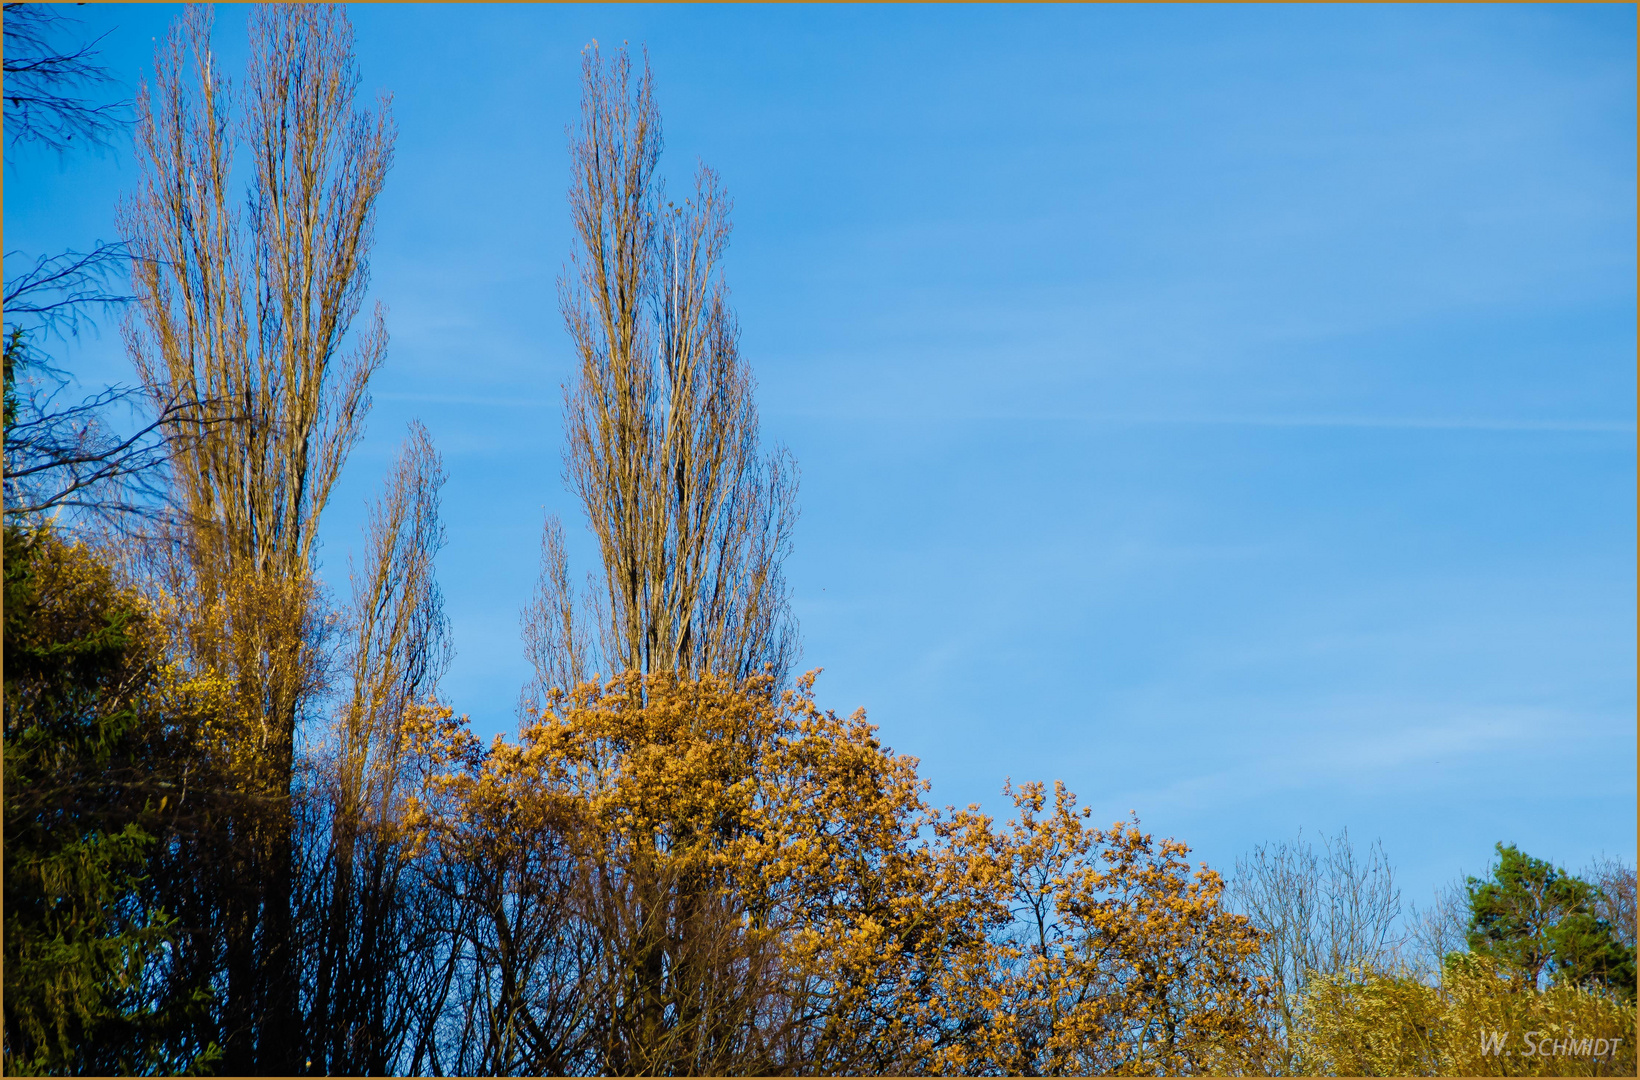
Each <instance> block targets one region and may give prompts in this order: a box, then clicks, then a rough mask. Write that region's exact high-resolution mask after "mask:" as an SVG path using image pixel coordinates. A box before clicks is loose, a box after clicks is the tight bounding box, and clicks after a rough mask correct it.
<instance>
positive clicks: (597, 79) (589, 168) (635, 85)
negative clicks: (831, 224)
mask: <svg viewBox="0 0 1640 1080" xmlns="http://www.w3.org/2000/svg"><path fill="white" fill-rule="evenodd" d="M660 152H661V129H660V117H659V115H658V113H657V112H656V108H655V101H654V90H653V81H652V79H651V77H650V74H649V71H648V68H647V65H646V66H645V69H644V71H643V72H642V74H641V75H639V76H638V77H637V78H636V81H635V82H634V78H633V72H632V65H631V60H630V58H629V57H628V56H627V54H626V53H625V52H624V51H622V52H621V53H620V54H619V55H617V56H616V57H615V58H614V59H613V61H612V62H610V63H609V64H608V65H607V66H606V65H605V64H604V62H603V61H602V59H601V58H600V56H599V54H598V50H597V47H596V45H595V44H594V45H593V46H590V47H589V48H588V49H587V50H586V52H585V53H584V55H583V96H582V102H581V130H580V132H579V134H578V135H576V136H575V138H574V139H573V140H572V142H571V158H572V161H573V163H574V180H573V183H572V185H571V189H570V209H571V213H572V216H573V219H574V223H575V230H576V237H577V241H578V245H577V249H576V252H575V257H574V267H573V271H572V272H571V273H570V274H569V275H568V276H567V277H566V278H565V279H563V280H561V281H560V302H561V306H562V308H563V312H564V319H565V322H566V324H567V326H568V328H569V331H570V336H571V338H572V339H573V341H574V343H575V349H576V354H577V356H578V357H579V360H580V374H579V378H578V380H577V381H576V383H575V385H574V386H573V387H569V388H566V390H565V415H566V418H567V425H568V443H569V445H568V448H567V450H566V453H565V464H566V474H567V478H568V480H569V482H570V483H571V485H572V486H573V488H574V489H575V491H576V493H577V495H579V496H580V499H581V503H582V505H583V507H584V508H585V510H586V514H587V519H588V521H589V523H590V525H591V527H592V531H593V533H594V535H595V536H596V537H597V539H598V545H599V551H600V553H601V556H602V575H601V581H600V585H599V587H598V588H596V589H594V590H593V591H592V593H593V595H592V597H591V602H590V605H589V606H590V607H591V608H592V609H593V611H594V618H595V621H596V623H597V642H598V645H599V650H598V651H599V652H600V653H601V657H600V658H599V659H600V660H601V663H602V664H603V665H606V672H613V671H633V672H638V673H649V672H676V673H679V674H681V675H685V676H691V675H700V674H704V673H707V672H713V673H720V674H728V675H731V676H734V677H741V678H743V677H745V676H748V675H753V674H759V673H762V672H763V671H764V670H765V669H768V670H772V672H773V673H774V674H775V675H776V677H777V680H783V679H784V678H785V676H786V674H787V672H788V670H789V669H790V666H791V664H792V662H793V661H794V659H795V653H796V647H797V645H796V629H795V625H794V623H793V621H792V618H791V614H790V609H789V605H788V601H787V595H786V585H785V581H784V579H783V577H782V575H781V561H782V559H783V558H784V556H785V554H786V552H787V550H788V548H789V546H790V542H791V530H792V527H793V524H794V521H795V509H794V503H793V498H794V495H795V490H796V470H795V466H794V464H793V462H792V460H791V458H790V456H789V455H788V454H786V453H785V452H784V451H783V450H779V451H776V452H775V453H773V454H770V455H767V456H765V455H764V454H763V453H762V452H761V451H760V449H759V444H758V419H757V410H756V406H755V405H754V403H753V380H752V375H751V371H750V369H749V368H748V367H747V365H746V363H745V361H744V360H743V359H742V358H741V356H740V352H739V332H738V329H737V327H736V324H735V321H734V316H733V315H732V313H731V312H730V309H729V305H728V291H727V289H726V287H725V286H724V284H723V281H722V278H721V273H720V262H721V259H722V256H723V252H724V248H725V246H726V244H727V243H728V238H729V230H730V226H729V200H728V198H727V196H726V195H725V194H724V193H723V191H722V189H721V187H720V186H719V184H718V179H717V176H716V174H715V173H713V172H712V171H711V170H710V169H707V168H705V167H702V168H701V169H700V170H699V172H698V174H697V176H696V180H695V194H694V196H693V198H690V199H686V200H684V201H683V202H682V203H681V204H680V203H671V202H668V201H666V197H665V192H664V189H663V187H662V185H661V183H660V181H659V180H658V178H657V177H656V171H655V170H656V164H657V162H658V160H659V157H660ZM544 547H545V560H544V562H545V568H546V569H545V570H544V573H543V581H542V584H543V590H542V596H541V599H540V600H539V601H538V602H537V604H536V605H534V607H533V608H532V609H531V611H530V612H528V613H527V614H526V623H527V625H528V626H529V627H532V629H527V631H526V636H527V637H528V638H530V639H531V640H532V641H533V642H535V643H536V644H535V645H532V653H534V654H536V656H535V658H536V661H537V672H538V682H539V683H541V684H544V685H552V684H556V685H563V683H562V682H560V680H562V679H566V678H571V677H575V676H576V675H579V674H583V673H584V672H585V671H586V670H588V669H590V668H592V667H595V666H596V663H595V662H594V660H593V658H592V657H591V656H588V655H587V652H588V650H584V649H582V648H581V647H580V646H579V645H578V644H577V643H578V640H579V639H578V638H577V637H576V636H575V630H574V628H575V627H576V626H577V625H578V623H577V617H576V614H575V612H574V607H573V604H572V600H571V597H570V595H569V592H568V575H567V572H565V568H564V567H565V557H564V553H563V544H562V537H561V534H560V532H559V530H558V529H557V528H556V526H555V525H554V524H552V523H549V524H548V527H547V530H546V534H545V538H544ZM583 657H585V659H583Z"/></svg>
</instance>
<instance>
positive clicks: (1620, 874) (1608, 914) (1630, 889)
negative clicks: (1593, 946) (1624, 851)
mask: <svg viewBox="0 0 1640 1080" xmlns="http://www.w3.org/2000/svg"><path fill="white" fill-rule="evenodd" d="M1583 877H1584V879H1585V880H1586V881H1588V882H1589V884H1591V885H1593V886H1594V887H1595V890H1596V892H1597V894H1598V895H1597V896H1596V898H1595V903H1594V913H1595V915H1596V916H1597V917H1598V918H1600V919H1603V920H1605V922H1606V924H1607V925H1609V926H1610V927H1611V928H1612V932H1613V934H1614V935H1615V936H1616V938H1617V940H1618V941H1620V942H1621V943H1622V944H1623V945H1624V946H1625V947H1626V948H1628V949H1629V950H1630V951H1631V952H1632V951H1633V950H1634V940H1635V929H1636V927H1635V872H1634V867H1632V866H1630V865H1629V864H1628V863H1625V862H1624V861H1623V860H1622V859H1619V858H1617V857H1616V856H1613V855H1606V856H1602V857H1601V858H1598V859H1595V860H1594V861H1592V862H1591V863H1590V864H1589V868H1588V870H1586V871H1584V873H1583Z"/></svg>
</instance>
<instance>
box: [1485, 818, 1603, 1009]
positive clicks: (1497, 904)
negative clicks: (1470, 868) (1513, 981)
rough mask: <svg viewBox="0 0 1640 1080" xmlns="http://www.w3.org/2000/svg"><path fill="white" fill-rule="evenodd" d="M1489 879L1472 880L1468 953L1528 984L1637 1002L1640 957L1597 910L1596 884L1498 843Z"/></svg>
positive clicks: (1510, 845)
mask: <svg viewBox="0 0 1640 1080" xmlns="http://www.w3.org/2000/svg"><path fill="white" fill-rule="evenodd" d="M1497 852H1498V863H1497V865H1496V866H1494V867H1493V869H1492V876H1491V877H1490V878H1488V879H1481V878H1469V879H1468V888H1469V913H1470V914H1469V948H1470V951H1471V952H1474V953H1477V954H1479V955H1483V956H1489V957H1492V958H1494V959H1496V960H1498V961H1500V962H1502V963H1503V964H1505V965H1507V966H1508V967H1509V968H1510V969H1512V970H1514V971H1515V972H1517V973H1518V974H1519V977H1520V979H1521V981H1522V982H1524V983H1527V984H1530V985H1533V986H1537V985H1541V984H1542V983H1543V982H1544V981H1545V980H1546V981H1548V982H1550V983H1553V984H1555V985H1574V986H1581V987H1586V988H1591V989H1601V988H1603V989H1609V990H1611V991H1613V992H1615V993H1617V994H1619V995H1620V996H1622V997H1624V998H1626V999H1629V1000H1632V999H1633V998H1634V996H1635V955H1634V950H1633V949H1631V948H1629V947H1627V946H1625V945H1624V944H1623V943H1622V942H1621V941H1620V940H1619V939H1618V936H1617V934H1616V933H1614V932H1613V928H1612V927H1611V926H1608V925H1607V924H1606V922H1605V921H1604V920H1602V919H1600V918H1599V917H1598V916H1597V915H1596V914H1595V910H1594V902H1595V898H1596V890H1595V887H1594V886H1593V885H1590V884H1589V883H1588V882H1586V881H1584V880H1582V879H1581V878H1578V877H1574V876H1572V875H1571V874H1568V873H1566V871H1564V870H1560V869H1556V868H1555V867H1554V866H1552V865H1550V864H1549V863H1547V862H1544V861H1543V860H1542V859H1534V858H1532V857H1531V856H1530V855H1527V854H1525V853H1524V852H1522V851H1521V850H1520V849H1518V848H1516V847H1515V846H1514V845H1513V844H1502V843H1500V844H1498V846H1497Z"/></svg>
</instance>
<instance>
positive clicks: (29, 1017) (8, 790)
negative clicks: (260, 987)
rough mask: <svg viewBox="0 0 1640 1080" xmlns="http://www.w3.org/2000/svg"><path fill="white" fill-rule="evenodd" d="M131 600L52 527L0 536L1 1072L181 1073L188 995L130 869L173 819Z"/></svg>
mask: <svg viewBox="0 0 1640 1080" xmlns="http://www.w3.org/2000/svg"><path fill="white" fill-rule="evenodd" d="M144 623H145V620H144V615H143V612H142V609H141V606H140V604H139V603H137V602H136V599H135V597H134V596H132V595H131V594H130V593H128V592H126V591H124V590H122V589H120V588H119V587H118V586H117V585H116V583H115V582H114V580H113V576H112V575H111V573H110V572H109V570H108V568H107V567H106V566H104V565H102V564H101V563H99V562H98V560H97V559H96V558H95V557H94V556H93V555H92V554H91V553H90V551H89V550H88V549H87V548H86V547H84V546H83V545H78V544H70V543H66V542H65V541H63V540H62V539H61V538H60V537H58V536H57V535H56V534H55V533H54V532H53V531H52V530H51V528H50V527H49V526H43V525H36V526H34V527H26V526H22V525H18V524H8V525H7V526H6V528H5V654H4V655H5V742H4V768H5V806H4V815H5V854H4V862H5V940H4V955H5V1009H4V1013H5V1051H4V1065H5V1071H6V1072H7V1073H8V1074H11V1075H17V1074H26V1075H41V1074H56V1073H101V1074H114V1073H120V1074H127V1073H179V1072H191V1071H197V1070H199V1069H200V1068H203V1067H206V1066H208V1065H209V1063H210V1062H211V1061H212V1060H214V1057H215V1056H216V1051H215V1047H214V1046H211V1045H209V1044H207V1045H204V1046H201V1045H198V1040H197V1039H196V1038H194V1037H192V1036H191V1035H190V1034H189V1031H190V1028H191V1026H192V1023H191V1022H192V1018H193V1016H194V1015H195V1014H196V1013H198V1012H199V1011H200V1010H201V1009H202V1008H203V1007H204V1005H205V1004H206V1001H207V997H206V994H205V992H204V990H203V988H199V987H187V986H179V985H178V984H176V983H175V981H174V980H169V979H167V978H166V977H165V974H164V972H165V968H166V966H167V963H166V962H167V960H168V958H169V956H170V950H171V949H172V947H173V943H174V935H173V933H172V922H173V920H172V919H171V918H170V917H169V916H167V914H166V913H165V912H164V911H163V910H162V909H161V908H160V907H158V906H157V905H156V904H154V903H153V902H152V899H151V898H150V897H149V896H148V895H146V891H145V884H146V874H145V869H146V865H147V860H148V858H149V856H150V855H151V854H152V853H153V852H154V850H155V848H156V846H157V845H159V844H160V843H161V840H160V839H159V837H160V836H162V835H163V834H164V831H165V823H166V821H167V811H168V810H169V809H171V808H170V806H169V803H170V801H171V800H170V797H169V796H168V795H167V794H165V793H164V791H165V787H166V784H165V781H166V779H167V777H168V776H170V775H171V774H172V773H173V772H174V771H175V770H174V769H173V768H172V767H171V763H170V761H168V759H167V749H166V748H167V745H168V741H167V739H166V737H165V731H164V724H163V722H162V719H161V717H160V716H158V715H156V702H157V701H158V700H160V698H161V697H162V694H161V693H160V691H161V690H162V688H163V685H164V680H165V671H164V668H163V664H162V657H161V656H160V655H158V653H157V650H155V649H154V648H153V647H152V644H151V642H150V641H149V640H148V638H147V637H146V636H145V631H146V627H145V625H144Z"/></svg>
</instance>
